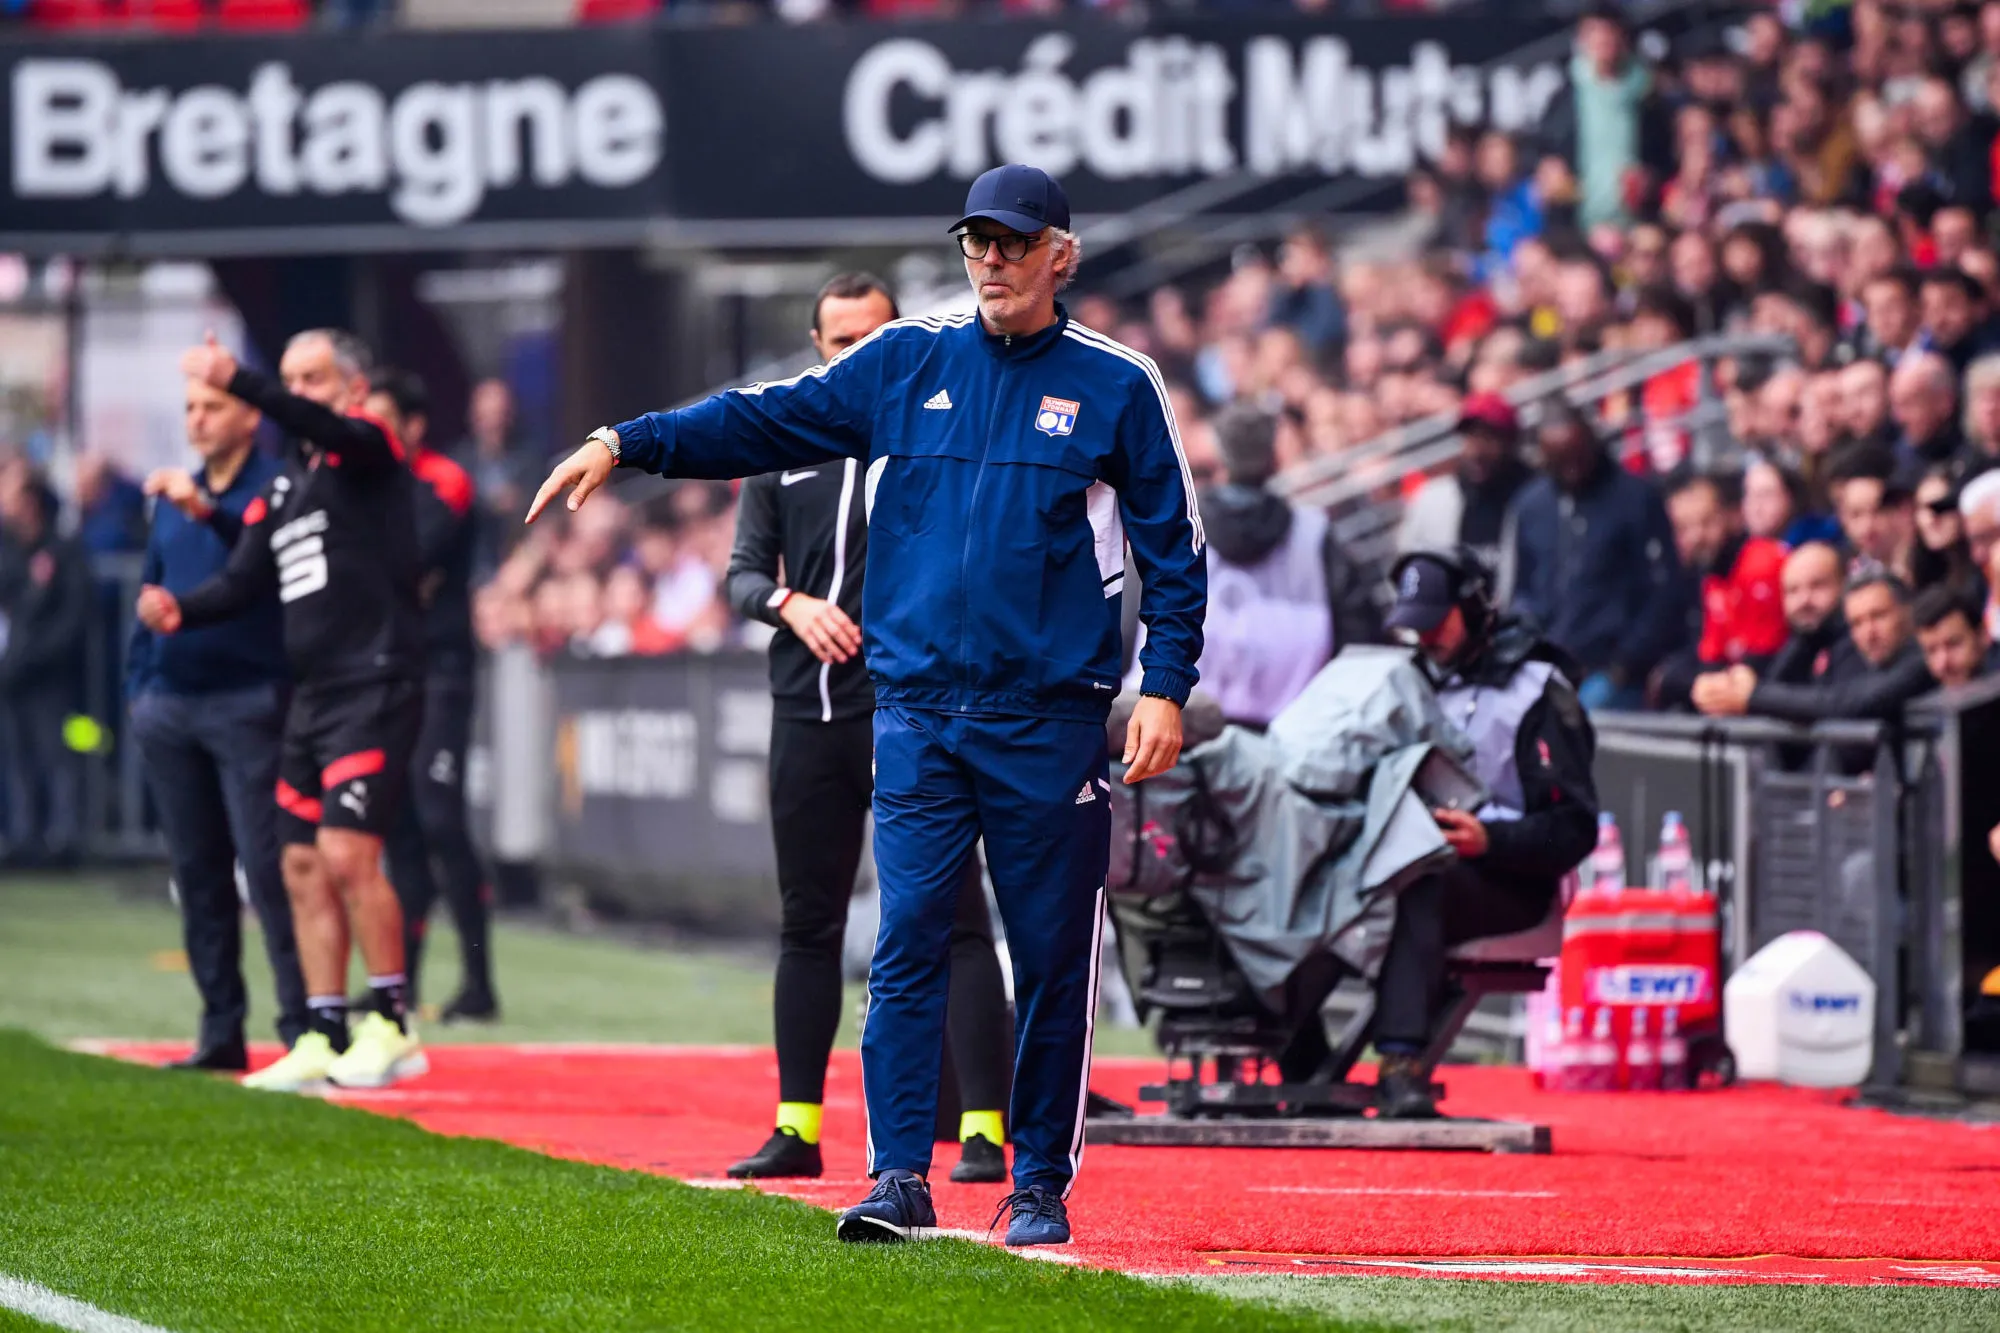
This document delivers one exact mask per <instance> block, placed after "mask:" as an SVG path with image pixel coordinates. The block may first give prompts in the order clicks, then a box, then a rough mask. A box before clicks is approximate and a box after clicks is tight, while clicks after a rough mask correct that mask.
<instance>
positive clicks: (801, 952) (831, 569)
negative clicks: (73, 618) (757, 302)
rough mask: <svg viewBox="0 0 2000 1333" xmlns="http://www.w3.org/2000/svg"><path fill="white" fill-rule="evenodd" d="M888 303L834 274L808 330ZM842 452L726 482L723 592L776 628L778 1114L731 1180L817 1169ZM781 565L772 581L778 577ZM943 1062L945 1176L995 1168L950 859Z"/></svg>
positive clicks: (827, 984)
mask: <svg viewBox="0 0 2000 1333" xmlns="http://www.w3.org/2000/svg"><path fill="white" fill-rule="evenodd" d="M895 317H896V298H895V297H893V296H891V295H890V294H889V289H888V288H887V287H886V286H884V285H883V283H882V280H881V279H880V278H876V277H873V276H871V275H869V274H866V273H843V274H841V275H839V276H838V277H835V278H834V279H833V280H832V281H830V282H828V283H827V284H826V286H825V287H823V288H821V289H820V293H819V299H818V300H816V301H815V302H814V303H813V323H812V340H813V347H814V348H815V349H816V350H817V351H818V352H819V354H820V356H821V357H822V358H824V359H826V360H832V359H833V358H834V357H836V356H838V355H839V354H840V353H842V352H844V351H846V350H847V349H848V348H849V347H850V346H852V345H853V344H855V343H857V342H859V341H860V340H861V339H863V338H865V337H867V336H868V335H869V334H871V333H873V332H874V331H875V330H876V329H878V328H880V327H881V326H882V325H884V324H886V323H888V322H889V321H890V320H892V319H894V318H895ZM866 510H867V505H866V503H865V502H864V499H863V496H862V477H861V467H860V465H859V464H858V463H856V462H855V461H854V460H853V459H851V458H844V459H841V460H840V461H839V462H835V463H821V464H818V465H816V466H813V467H802V468H794V469H792V470H790V471H786V472H767V473H765V474H764V475H763V476H759V477H752V478H750V479H749V480H748V481H746V482H744V483H743V494H742V497H741V499H740V502H739V504H738V505H737V511H736V549H735V550H734V551H733V552H732V553H731V554H730V557H729V579H728V595H729V601H730V604H731V605H732V606H734V607H735V608H736V610H737V612H738V613H739V614H741V615H744V616H748V617H750V618H751V619H753V620H761V621H763V622H765V623H766V624H769V625H774V626H776V627H777V629H778V633H777V637H776V638H774V639H773V640H772V641H771V703H772V707H771V837H772V841H773V843H774V844H775V845H776V849H777V856H778V895H779V902H780V908H781V911H782V913H783V924H782V925H781V927H780V932H779V948H778V980H777V985H776V986H775V987H774V989H773V995H772V1009H773V1018H774V1020H775V1022H774V1026H775V1028H776V1032H777V1046H778V1120H777V1127H776V1129H775V1130H773V1132H772V1134H771V1137H770V1139H769V1140H768V1141H767V1142H766V1143H765V1144H764V1146H763V1147H762V1148H759V1149H758V1150H757V1151H756V1152H755V1153H753V1154H751V1155H750V1156H748V1157H746V1158H744V1159H743V1160H742V1161H740V1162H738V1163H736V1164H735V1165H734V1166H732V1167H730V1168H729V1174H730V1175H732V1176H735V1177H737V1178H739V1179H748V1178H768V1177H775V1176H817V1175H819V1174H821V1172H822V1170H823V1165H822V1160H821V1154H820V1148H819V1139H820V1110H821V1105H822V1102H823V1101H824V1098H825V1093H826V1062H827V1057H828V1056H829V1055H830V1054H831V1053H832V1051H833V1037H834V1031H835V1029H836V1028H838V1027H839V1025H840V996H841V977H840V953H841V942H842V940H843V938H844V937H845V935H846V926H847V906H848V902H849V900H850V899H851V898H852V897H853V896H854V873H855V871H856V869H858V868H859V866H860V864H861V838H862V832H863V830H864V828H865V827H866V825H867V819H868V802H869V799H870V797H871V796H872V794H873V793H874V789H875V729H874V720H873V719H874V715H875V687H874V686H873V685H872V684H870V683H869V680H868V672H867V669H866V667H865V665H864V664H863V661H862V656H861V630H860V628H859V626H858V622H859V621H860V619H861V584H862V571H863V570H864V569H865V568H866V562H867V557H868V515H867V512H866ZM781 579H782V580H783V581H782V582H780V580H781ZM945 1021H946V1024H947V1026H948V1028H949V1030H950V1033H951V1044H952V1048H953V1054H954V1057H955V1058H954V1061H953V1063H954V1066H955V1068H956V1070H957V1073H958V1085H959V1104H960V1106H961V1107H963V1108H965V1109H964V1110H963V1111H962V1112H961V1114H960V1116H959V1124H958V1138H959V1145H960V1146H959V1162H958V1165H957V1166H956V1167H953V1168H952V1173H951V1178H952V1179H953V1180H956V1181H959V1182H961V1183H992V1182H995V1181H1001V1180H1005V1179H1006V1178H1007V1157H1006V1152H1005V1150H1004V1149H1003V1148H1002V1147H1001V1145H1002V1144H1003V1143H1005V1142H1006V1130H1005V1123H1006V1121H1005V1116H1004V1114H1003V1109H1004V1108H1005V1106H1006V1097H1007V1063H1008V1061H1009V1059H1010V1050H1009V1047H1010V1045H1011V1043H1010V1038H1011V1037H1012V1035H1013V1034H1012V1028H1011V1024H1010V1022H1009V1019H1008V1016H1007V992H1006V987H1005V984H1004V983H1003V982H1002V981H1001V978H1000V959H999V955H998V954H996V953H995V952H994V948H993V924H992V921H991V919H990V918H989V917H988V915H987V912H986V890H985V887H984V885H983V884H982V883H981V880H980V875H979V863H978V861H977V860H976V859H973V860H968V861H967V862H966V876H965V879H964V881H963V883H961V885H960V887H959V895H958V914H957V916H956V917H955V918H954V919H953V922H952V932H951V999H950V1003H949V1005H948V1007H947V1011H946V1020H945Z"/></svg>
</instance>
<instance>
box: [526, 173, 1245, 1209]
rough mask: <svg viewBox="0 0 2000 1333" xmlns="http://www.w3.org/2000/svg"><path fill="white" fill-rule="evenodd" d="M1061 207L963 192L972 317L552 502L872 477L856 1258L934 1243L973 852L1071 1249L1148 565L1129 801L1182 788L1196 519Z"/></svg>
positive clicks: (1028, 1197) (642, 457)
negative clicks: (1166, 778)
mask: <svg viewBox="0 0 2000 1333" xmlns="http://www.w3.org/2000/svg"><path fill="white" fill-rule="evenodd" d="M1068 227H1069V203H1068V200H1067V199H1066V198H1065V197H1064V195H1063V192H1062V188H1061V187H1060V186H1059V185H1057V184H1056V182H1055V181H1054V180H1053V179H1051V178H1050V177H1048V176H1047V175H1045V174H1044V173H1042V172H1040V171H1037V170H1034V169H1033V168H1029V167H1018V166H1010V167H999V168H995V169H994V170H993V171H989V172H987V173H986V174H985V175H984V176H981V177H980V178H979V179H978V180H977V181H975V182H973V186H972V191H971V194H970V196H969V198H968V200H967V203H966V216H965V217H964V218H962V219H961V220H960V221H959V223H958V225H957V226H956V227H954V228H953V231H954V234H955V235H956V236H957V238H958V241H959V247H960V250H961V252H962V253H963V254H964V256H965V266H966V273H967V276H968V277H969V278H970V279H971V281H972V286H973V290H974V293H975V294H976V296H977V298H978V306H979V313H978V314H977V315H976V316H975V315H945V316H939V317H935V318H930V319H903V320H895V321H892V322H890V323H888V324H885V325H883V326H882V327H881V328H880V329H878V330H877V331H876V332H874V333H873V334H870V335H869V336H868V337H867V338H864V339H863V340H861V341H860V342H858V343H856V344H855V345H854V346H852V347H850V348H849V349H848V350H847V351H846V352H844V353H842V354H841V355H839V356H837V357H835V358H833V359H832V360H831V361H829V362H828V363H827V364H826V365H824V366H819V367H816V368H814V369H812V370H810V371H807V372H806V373H805V374H803V375H799V376H797V377H795V378H793V379H790V380H785V381H782V382H780V383H776V384H762V385H752V386H751V387H749V388H747V389H738V390H733V391H731V392H729V393H724V394H718V395H716V396H715V397H712V398H708V399H706V400H704V401H702V402H700V403H697V404H695V405H694V406H692V407H689V408H684V409H681V410H680V411H676V412H655V413H650V414H648V415H646V416H643V417H640V418H638V419H637V420H634V421H627V422H624V423H622V424H620V425H619V426H617V427H616V428H615V429H604V430H600V431H597V432H594V433H593V434H592V436H591V440H590V442H588V443H586V444H585V445H584V446H583V447H582V448H581V449H579V450H577V452H576V453H575V454H573V455H571V456H570V458H569V459H568V460H567V461H565V462H564V463H563V464H561V465H560V466H559V467H557V469H556V470H555V472H554V473H552V474H551V475H550V477H549V479H548V481H547V482H545V483H544V484H543V486H542V489H541V492H540V494H538V495H537V496H536V497H535V501H534V504H533V506H532V507H531V508H530V509H529V511H528V517H529V518H530V519H533V518H534V516H535V515H536V514H538V513H539V512H541V509H542V507H543V506H544V505H546V504H547V503H548V502H549V501H550V500H551V499H552V498H554V497H555V496H556V495H558V494H560V493H561V492H562V491H563V490H564V489H566V488H574V493H573V494H572V495H571V497H570V500H569V505H570V507H571V508H572V509H574V508H575V507H576V506H577V505H578V504H580V503H581V502H582V501H583V500H584V498H585V497H586V496H588V495H589V494H590V493H591V492H592V491H594V490H596V489H597V488H598V487H599V486H600V485H602V484H603V482H604V480H605V479H606V478H607V477H608V476H609V475H610V474H611V471H612V469H613V467H614V466H617V465H619V464H621V463H622V464H623V465H625V466H627V467H637V468H643V469H644V470H646V471H648V472H658V473H662V474H664V475H667V476H675V477H731V476H737V475H740V474H743V473H755V472H769V471H775V470H777V469H780V468H803V467H807V466H810V465H812V464H814V463H819V462H824V461H826V460H829V459H835V458H841V457H852V458H856V459H861V460H865V462H866V465H867V474H866V476H867V480H866V488H865V489H866V498H867V504H868V511H869V537H868V546H869V550H868V570H867V575H866V582H865V585H864V592H863V603H862V626H863V630H864V634H865V651H866V655H867V662H868V670H869V675H870V676H871V677H872V678H873V679H874V682H875V698H876V712H875V764H876V780H875V860H876V865H877V869H878V871H879V875H880V879H881V885H882V925H881V930H880V933H879V934H878V935H877V937H876V943H875V959H874V963H873V965H872V967H871V969H870V972H869V981H868V991H869V1008H868V1021H867V1025H866V1028H865V1030H864V1032H863V1034H862V1039H861V1061H862V1072H863V1077H864V1082H865V1086H866V1092H867V1098H868V1117H869V1153H870V1168H869V1169H870V1172H871V1174H873V1175H874V1176H875V1178H876V1185H875V1189H874V1191H873V1192H872V1193H871V1194H870V1195H869V1196H868V1198H867V1199H866V1200H865V1201H864V1202H862V1203H861V1204H859V1205H857V1206H856V1207H854V1208H850V1209H849V1210H848V1211H847V1212H846V1213H843V1214H842V1215H841V1220H840V1226H839V1234H840V1236H841V1238H842V1239H843V1240H900V1239H903V1238H905V1237H907V1236H911V1235H917V1234H923V1233H926V1232H928V1231H929V1230H931V1229H933V1228H935V1226H936V1214H935V1213H934V1211H933V1210H932V1208H931V1201H930V1193H929V1188H928V1186H927V1185H926V1184H925V1180H924V1175H925V1173H926V1172H927V1171H928V1170H929V1169H930V1162H931V1139H932V1130H933V1126H934V1124H935V1118H936V1104H937V1093H938V1089H937V1080H938V1062H939V1057H940V1052H941V1050H942V1043H943V1033H944V1015H945V980H946V968H947V959H948V955H949V941H950V936H951V925H952V912H953V906H954V904H955V901H956V895H957V893H958V882H959V876H960V870H961V868H962V866H963V864H964V862H965V858H966V857H967V856H969V855H970V854H971V851H972V846H973V843H974V841H975V840H977V839H980V838H982V837H983V838H984V839H985V843H986V852H987V860H988V864H989V867H990V869H991V871H992V875H993V882H994V888H995V890H996V892H997V895H998V898H999V903H1000V912H1001V916H1002V918H1003V919H1004V920H1005V922H1006V926H1007V943H1008V951H1009V953H1010V954H1011V955H1012V958H1013V964H1014V980H1015V986H1014V994H1015V1002H1016V1011H1017V1014H1016V1021H1017V1035H1016V1042H1015V1074H1014V1096H1013V1106H1012V1115H1011V1117H1010V1118H1011V1121H1012V1124H1013V1128H1014V1143H1015V1151H1014V1183H1015V1186H1016V1189H1015V1191H1014V1193H1013V1194H1011V1195H1010V1196H1008V1199H1007V1201H1006V1203H1005V1204H1003V1210H1011V1212H1012V1220H1011V1221H1010V1223H1009V1226H1008V1229H1007V1240H1008V1243H1009V1244H1016V1245H1023V1244H1027V1245H1033V1244H1054V1243H1060V1242H1062V1241H1066V1240H1068V1239H1069V1221H1068V1214H1067V1212H1066V1210H1065V1208H1064V1203H1063V1200H1064V1198H1065V1197H1066V1195H1067V1193H1068V1190H1069V1185H1070V1181H1071V1179H1072V1178H1073V1177H1074V1175H1075V1172H1076V1167H1077V1162H1078V1160H1079V1158H1080V1157H1081V1155H1082V1152H1083V1119H1084V1103H1085V1098H1086V1096H1087V1084H1088V1081H1089V1062H1090V1037H1091V1021H1092V1016H1093V1014H1094V1011H1095V1008H1096V1004H1097V963H1098V957H1099V953H1100V949H1099V945H1100V942H1101V933H1102V922H1103V911H1104V887H1103V886H1104V874H1105V866H1106V862H1107V860H1108V857H1109V839H1110V823H1111V821H1110V801H1109V799H1108V797H1109V792H1110V785H1109V781H1108V770H1107V766H1106V759H1107V756H1106V754H1105V748H1104V720H1105V717H1106V715H1107V713H1108V712H1109V709H1110V706H1111V701H1112V699H1113V698H1114V697H1115V696H1116V695H1117V693H1118V674H1119V673H1118V668H1119V656H1120V643H1121V639H1120V627H1119V615H1118V608H1119V594H1120V592H1121V591H1122V590H1123V586H1124V558H1125V546H1126V543H1127V541H1128V540H1129V542H1130V544H1131V548H1132V554H1133V557H1134V560H1135V562H1136V565H1137V568H1138V571H1139V575H1140V578H1141V580H1142V582H1143V592H1142V594H1141V601H1140V608H1139V617H1140V619H1141V620H1142V621H1143V622H1144V623H1145V625H1146V627H1147V634H1146V645H1145V648H1144V650H1143V652H1142V654H1141V663H1142V665H1143V668H1144V676H1143V681H1142V684H1141V686H1140V689H1141V693H1142V694H1143V695H1144V697H1143V698H1142V699H1141V700H1140V701H1139V706H1138V708H1137V710H1136V711H1135V713H1134V715H1133V725H1132V730H1131V732H1130V733H1129V736H1128V740H1127V744H1126V756H1125V757H1126V759H1127V760H1128V762H1129V763H1130V765H1131V767H1130V769H1129V770H1128V773H1127V776H1126V779H1125V780H1126V781H1128V782H1135V781H1139V780H1141V779H1143V778H1146V777H1150V776H1152V775H1153V774H1155V773H1158V772H1161V771H1163V770H1165V769H1167V768H1170V767H1172V766H1173V763H1174V761H1175V759H1176V758H1177V757H1178V755H1179V753H1180V740H1181V724H1180V710H1181V706H1182V705H1183V704H1184V703H1185V702H1186V700H1187V695H1188V691H1189V689H1190V688H1192V686H1193V685H1194V682H1195V662H1196V660H1197V659H1199V658H1200V656H1201V642H1202V639H1201V625H1202V617H1203V614H1204V611H1205V608H1206V603H1207V578H1206V573H1205V566H1204V563H1203V555H1202V547H1203V538H1202V529H1201V516H1200V513H1199V511H1198V510H1197V508H1196V505H1195V498H1194V486H1193V484H1192V481H1191V478H1190V476H1189V473H1188V466H1187V459H1186V457H1185V455H1184V453H1183V451H1182V449H1181V442H1180V436H1179V432H1178V429H1177V428H1176V426H1175V423H1174V419H1173V410H1172V408H1171V407H1170V406H1169V405H1168V401H1167V395H1166V391H1165V385H1164V383H1163V381H1162V380H1161V377H1160V372H1159V370H1158V368H1156V367H1155V366H1154V365H1153V363H1152V362H1151V361H1150V360H1148V359H1147V358H1145V357H1143V356H1141V355H1139V354H1138V353H1136V352H1133V351H1131V350H1130V349H1129V348H1126V347H1124V346H1122V345H1120V344H1118V343H1116V342H1113V341H1112V340H1111V339H1109V338H1107V337H1105V336H1104V335H1102V334H1100V333H1096V332H1094V331H1092V330H1090V329H1086V328H1084V327H1082V326H1081V325H1078V324H1074V323H1071V322H1070V320H1069V317H1068V315H1067V313H1066V312H1065V311H1064V310H1063V309H1062V307H1061V306H1059V305H1058V304H1057V303H1056V299H1055V294H1056V291H1057V290H1058V288H1059V287H1060V286H1062V285H1063V284H1065V283H1066V282H1067V281H1068V280H1069V279H1070V278H1071V277H1072V276H1073V275H1074V274H1075V271H1076V265H1077V260H1078V258H1079V256H1080V253H1081V251H1080V247H1079V244H1078V242H1077V240H1076V238H1075V237H1074V236H1073V235H1072V234H1071V233H1070V232H1069V230H1068Z"/></svg>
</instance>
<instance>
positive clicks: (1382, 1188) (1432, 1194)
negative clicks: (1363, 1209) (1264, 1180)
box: [1250, 1185, 1556, 1199]
mask: <svg viewBox="0 0 2000 1333" xmlns="http://www.w3.org/2000/svg"><path fill="white" fill-rule="evenodd" d="M1250 1192H1251V1193H1252V1194H1397V1195H1420V1196H1422V1197H1425V1198H1440V1199H1553V1198H1555V1197H1556V1192H1555V1191H1554V1190H1440V1189H1423V1188H1419V1187H1417V1186H1411V1187H1410V1188H1408V1189H1401V1188H1398V1187H1396V1186H1393V1185H1252V1186H1251V1187H1250Z"/></svg>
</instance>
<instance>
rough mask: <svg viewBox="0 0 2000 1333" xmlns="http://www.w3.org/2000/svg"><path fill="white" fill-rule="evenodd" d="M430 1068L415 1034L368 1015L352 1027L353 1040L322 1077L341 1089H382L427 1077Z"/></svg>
mask: <svg viewBox="0 0 2000 1333" xmlns="http://www.w3.org/2000/svg"><path fill="white" fill-rule="evenodd" d="M430 1068H431V1062H430V1061H429V1060H427V1059H425V1058H424V1052H423V1048H422V1047H421V1046H419V1045H418V1044H417V1038H416V1034H415V1033H411V1032H404V1031H402V1030H401V1029H399V1028H398V1027H397V1026H396V1025H395V1024H394V1023H392V1022H391V1021H389V1020H388V1019H387V1018H384V1017H383V1016H382V1015H381V1014H378V1013H374V1012H369V1013H366V1014H363V1015H362V1016H361V1021H360V1022H358V1023H356V1024H355V1025H354V1040H353V1041H350V1042H349V1043H348V1044H347V1049H346V1050H345V1051H344V1052H342V1053H341V1054H340V1055H339V1056H338V1057H336V1058H335V1060H334V1062H333V1064H332V1065H331V1066H329V1067H328V1069H327V1071H326V1077H327V1080H328V1081H329V1082H331V1083H333V1084H334V1085H335V1086H337V1087H342V1088H386V1087H388V1086H389V1085H390V1084H391V1083H394V1082H397V1081H398V1080H400V1079H406V1078H415V1077H416V1076H417V1075H419V1074H427V1073H429V1072H430Z"/></svg>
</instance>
